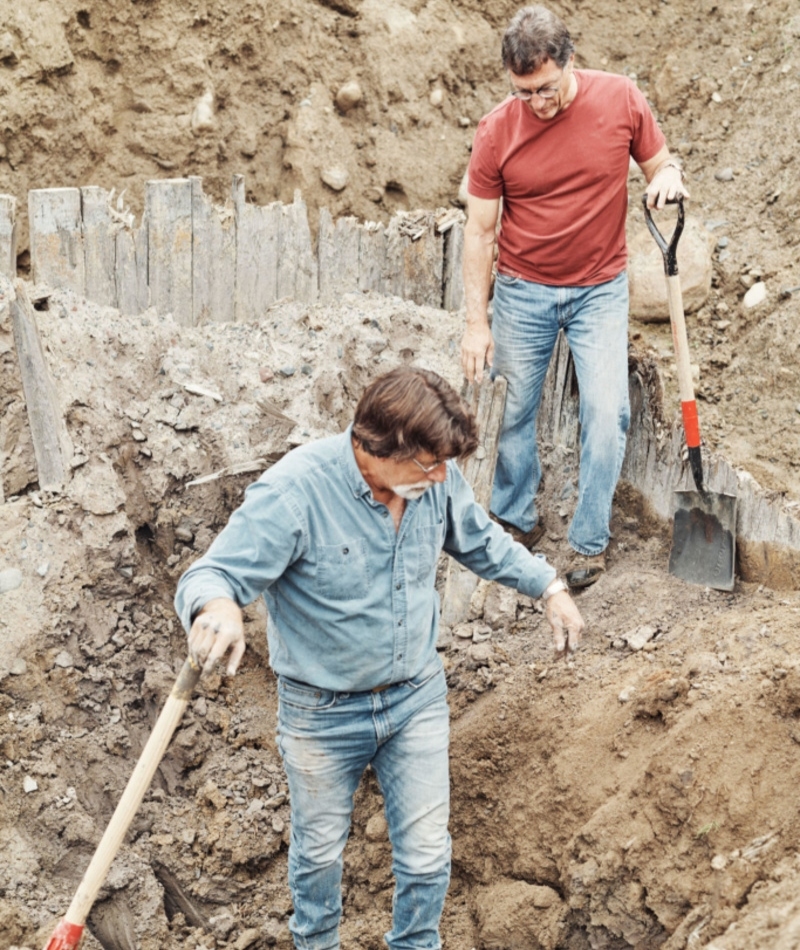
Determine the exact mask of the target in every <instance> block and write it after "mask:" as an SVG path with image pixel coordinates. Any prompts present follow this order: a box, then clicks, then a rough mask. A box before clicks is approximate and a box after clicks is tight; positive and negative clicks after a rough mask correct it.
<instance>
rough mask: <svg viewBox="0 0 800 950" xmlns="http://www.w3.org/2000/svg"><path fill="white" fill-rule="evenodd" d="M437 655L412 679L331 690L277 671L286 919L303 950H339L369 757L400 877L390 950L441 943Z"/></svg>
mask: <svg viewBox="0 0 800 950" xmlns="http://www.w3.org/2000/svg"><path fill="white" fill-rule="evenodd" d="M446 694H447V686H446V684H445V677H444V671H443V670H442V668H441V663H440V661H439V660H438V659H436V660H434V661H433V662H432V663H431V665H430V666H429V668H428V669H427V670H426V672H425V673H424V674H423V675H422V676H420V677H418V678H417V679H416V680H407V681H405V682H403V683H398V684H395V685H394V686H389V687H387V688H386V689H382V690H380V691H376V692H358V693H337V692H333V691H331V690H321V689H315V688H314V687H313V686H308V685H306V684H304V683H298V682H297V681H296V680H291V679H287V678H286V677H280V678H279V680H278V748H279V749H280V752H281V756H282V757H283V764H284V768H285V769H286V775H287V777H288V779H289V794H290V795H291V805H292V833H291V841H290V845H289V887H290V889H291V892H292V900H293V902H294V914H293V915H292V918H291V920H290V921H289V928H290V930H291V932H292V936H293V937H294V944H295V947H297V948H298V950H339V919H340V917H341V913H342V895H341V881H342V851H343V850H344V846H345V842H346V841H347V836H348V833H349V831H350V816H351V814H352V811H353V796H354V794H355V791H356V788H357V787H358V783H359V781H360V779H361V776H362V775H363V773H364V770H365V769H366V767H367V766H368V765H371V766H372V769H373V770H374V772H375V774H376V776H377V778H378V783H379V785H380V789H381V793H382V794H383V798H384V808H385V814H386V821H387V824H388V826H389V837H390V839H391V843H392V871H393V873H394V878H395V893H394V900H393V919H392V930H391V931H390V933H388V934H386V942H387V944H388V945H389V947H390V948H391V950H439V948H440V947H441V943H440V940H439V919H440V917H441V914H442V907H443V905H444V899H445V894H446V892H447V887H448V884H449V882H450V851H451V848H450V834H449V832H448V830H447V824H448V818H449V812H450V779H449V765H448V743H449V730H450V726H449V710H448V707H447V701H446Z"/></svg>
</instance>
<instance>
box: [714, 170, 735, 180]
mask: <svg viewBox="0 0 800 950" xmlns="http://www.w3.org/2000/svg"><path fill="white" fill-rule="evenodd" d="M714 177H715V178H716V179H717V181H733V169H732V168H720V170H719V171H718V172H714Z"/></svg>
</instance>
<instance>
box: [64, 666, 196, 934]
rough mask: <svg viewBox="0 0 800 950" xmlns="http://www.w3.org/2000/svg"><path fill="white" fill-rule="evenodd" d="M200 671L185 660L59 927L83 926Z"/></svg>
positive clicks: (181, 714) (184, 708)
mask: <svg viewBox="0 0 800 950" xmlns="http://www.w3.org/2000/svg"><path fill="white" fill-rule="evenodd" d="M201 672H202V669H201V667H199V666H198V665H197V664H196V663H195V661H194V660H193V659H192V657H187V658H186V661H185V662H184V664H183V667H182V668H181V671H180V673H179V674H178V679H177V680H176V681H175V685H174V686H173V687H172V692H171V693H170V694H169V697H168V698H167V701H166V703H165V704H164V708H163V709H162V710H161V714H160V715H159V717H158V719H157V720H156V724H155V726H154V727H153V731H152V733H151V734H150V738H149V739H148V740H147V744H146V745H145V747H144V749H143V750H142V754H141V755H140V756H139V761H138V762H137V763H136V765H135V767H134V770H133V773H132V774H131V777H130V778H129V779H128V784H127V785H126V786H125V791H124V792H123V793H122V798H120V800H119V804H118V805H117V807H116V809H115V810H114V814H113V815H112V816H111V821H109V823H108V827H107V828H106V830H105V832H104V833H103V837H102V838H101V839H100V844H99V845H98V846H97V850H96V851H95V853H94V856H93V857H92V860H91V861H90V862H89V867H88V868H87V869H86V873H85V874H84V875H83V880H82V881H81V883H80V886H79V887H78V890H77V891H76V893H75V896H74V897H73V899H72V903H71V904H70V905H69V910H68V911H67V913H66V914H65V915H64V919H63V921H62V927H66V928H77V927H80V928H82V927H83V924H84V922H85V921H86V918H87V917H88V916H89V911H90V910H91V909H92V904H93V903H94V901H95V898H96V897H97V894H98V891H99V890H100V888H101V887H102V885H103V881H105V878H106V875H107V874H108V869H109V868H110V867H111V862H112V861H113V860H114V858H115V857H116V855H117V851H119V848H120V845H121V844H122V840H123V838H124V837H125V833H126V832H127V830H128V828H129V826H130V823H131V821H132V820H133V816H134V815H135V814H136V810H137V809H138V807H139V805H140V804H141V802H142V799H143V798H144V794H145V792H146V791H147V789H148V788H149V787H150V782H151V781H152V780H153V775H155V771H156V769H157V768H158V765H159V762H160V761H161V759H162V757H163V755H164V753H165V752H166V750H167V746H168V745H169V741H170V739H171V738H172V734H173V732H174V731H175V729H176V727H177V725H178V723H179V722H180V720H181V717H182V716H183V714H184V712H185V711H186V707H187V705H188V703H189V700H190V699H191V696H192V692H193V690H194V688H195V686H196V685H197V681H198V680H199V679H200V674H201Z"/></svg>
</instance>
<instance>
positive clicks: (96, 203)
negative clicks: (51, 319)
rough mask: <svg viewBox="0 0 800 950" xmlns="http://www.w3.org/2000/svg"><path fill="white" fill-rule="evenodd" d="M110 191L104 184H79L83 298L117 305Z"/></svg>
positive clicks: (108, 304)
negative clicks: (84, 287) (84, 294)
mask: <svg viewBox="0 0 800 950" xmlns="http://www.w3.org/2000/svg"><path fill="white" fill-rule="evenodd" d="M110 197H111V196H110V195H109V193H108V192H107V191H106V190H105V189H104V188H98V187H96V186H95V185H89V186H87V187H85V188H81V213H82V219H83V253H84V266H85V268H86V299H87V300H91V301H93V302H94V303H99V304H102V305H103V306H105V307H116V306H117V283H116V267H117V238H116V232H117V228H116V226H115V225H114V222H113V220H112V218H111V208H110Z"/></svg>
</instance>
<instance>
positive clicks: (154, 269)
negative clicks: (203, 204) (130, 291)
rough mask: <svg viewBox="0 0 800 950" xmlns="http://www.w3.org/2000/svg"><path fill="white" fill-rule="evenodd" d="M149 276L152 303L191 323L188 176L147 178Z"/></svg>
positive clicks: (190, 245)
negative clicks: (159, 178) (152, 179)
mask: <svg viewBox="0 0 800 950" xmlns="http://www.w3.org/2000/svg"><path fill="white" fill-rule="evenodd" d="M145 217H146V219H147V275H148V280H147V282H148V286H149V287H150V303H151V305H152V306H154V307H155V308H156V309H157V310H158V312H159V313H160V314H165V313H171V314H172V316H173V317H174V319H175V321H176V323H179V324H181V325H182V326H191V325H192V321H193V314H192V183H191V181H189V179H188V178H167V179H161V180H156V181H148V182H147V186H146V192H145Z"/></svg>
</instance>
